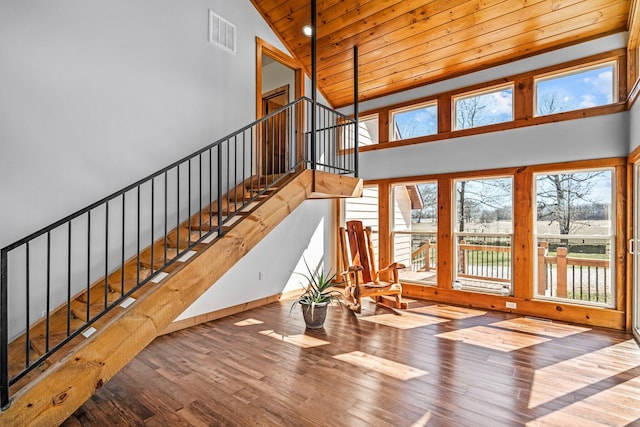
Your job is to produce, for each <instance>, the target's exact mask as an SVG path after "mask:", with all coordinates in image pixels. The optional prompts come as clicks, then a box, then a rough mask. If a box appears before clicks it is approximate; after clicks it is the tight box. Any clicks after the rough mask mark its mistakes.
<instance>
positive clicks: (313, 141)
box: [311, 0, 318, 179]
mask: <svg viewBox="0 0 640 427" xmlns="http://www.w3.org/2000/svg"><path fill="white" fill-rule="evenodd" d="M311 29H312V30H311V111H312V113H311V169H312V170H316V103H317V100H316V85H317V82H316V73H317V67H316V65H317V64H316V37H317V33H318V28H317V26H316V0H311ZM314 179H315V178H314Z"/></svg>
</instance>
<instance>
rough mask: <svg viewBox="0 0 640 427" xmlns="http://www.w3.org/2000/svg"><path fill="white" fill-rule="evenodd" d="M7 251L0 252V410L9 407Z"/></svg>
mask: <svg viewBox="0 0 640 427" xmlns="http://www.w3.org/2000/svg"><path fill="white" fill-rule="evenodd" d="M8 268H9V262H8V250H7V249H6V248H5V249H2V251H1V252H0V310H1V311H2V312H1V313H0V408H2V410H3V411H4V410H5V409H7V408H8V407H9V404H10V402H9V331H8V328H9V314H8V313H7V308H8V306H9V304H8V301H7V298H8V289H7V288H8V274H7V269H8Z"/></svg>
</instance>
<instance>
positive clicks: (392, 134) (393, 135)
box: [389, 100, 438, 141]
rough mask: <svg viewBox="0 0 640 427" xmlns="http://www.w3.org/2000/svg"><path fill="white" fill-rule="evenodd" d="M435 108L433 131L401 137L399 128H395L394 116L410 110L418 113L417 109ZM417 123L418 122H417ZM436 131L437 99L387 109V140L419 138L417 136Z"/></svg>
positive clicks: (434, 133)
mask: <svg viewBox="0 0 640 427" xmlns="http://www.w3.org/2000/svg"><path fill="white" fill-rule="evenodd" d="M432 108H435V116H434V117H435V120H436V123H435V132H432V133H421V134H419V135H408V136H406V137H403V136H402V134H401V132H400V130H398V129H397V124H396V116H399V115H402V114H407V113H410V112H415V113H418V112H419V110H428V109H432ZM418 125H419V123H418ZM437 133H438V101H437V100H431V101H426V102H420V103H417V104H411V105H408V106H404V107H400V108H394V109H392V110H390V111H389V141H402V140H404V139H411V138H419V137H423V136H430V135H436V134H437Z"/></svg>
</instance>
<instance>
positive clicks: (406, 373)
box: [333, 351, 428, 381]
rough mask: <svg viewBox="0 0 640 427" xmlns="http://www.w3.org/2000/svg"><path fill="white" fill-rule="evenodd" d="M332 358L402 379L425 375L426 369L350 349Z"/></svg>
mask: <svg viewBox="0 0 640 427" xmlns="http://www.w3.org/2000/svg"><path fill="white" fill-rule="evenodd" d="M333 357H334V359H338V360H341V361H343V362H347V363H350V364H352V365H356V366H359V367H361V368H364V369H367V370H371V371H375V372H378V373H380V374H384V375H388V376H390V377H394V378H397V379H399V380H402V381H407V380H410V379H412V378H417V377H421V376H423V375H427V374H428V372H427V371H423V370H422V369H418V368H414V367H412V366H409V365H404V364H402V363H398V362H394V361H393V360H388V359H383V358H381V357H377V356H373V355H371V354H367V353H363V352H361V351H352V352H351V353H343V354H337V355H335V356H333Z"/></svg>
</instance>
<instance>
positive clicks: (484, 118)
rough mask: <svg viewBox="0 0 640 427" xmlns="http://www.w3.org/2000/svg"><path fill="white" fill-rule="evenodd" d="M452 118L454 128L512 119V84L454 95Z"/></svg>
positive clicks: (467, 127) (465, 127) (466, 127)
mask: <svg viewBox="0 0 640 427" xmlns="http://www.w3.org/2000/svg"><path fill="white" fill-rule="evenodd" d="M453 120H454V123H453V127H454V130H461V129H470V128H475V127H478V126H486V125H491V124H495V123H503V122H508V121H511V120H513V86H511V85H510V86H503V87H499V88H493V89H490V90H488V91H483V92H474V93H473V94H464V95H460V96H456V97H454V98H453Z"/></svg>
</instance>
